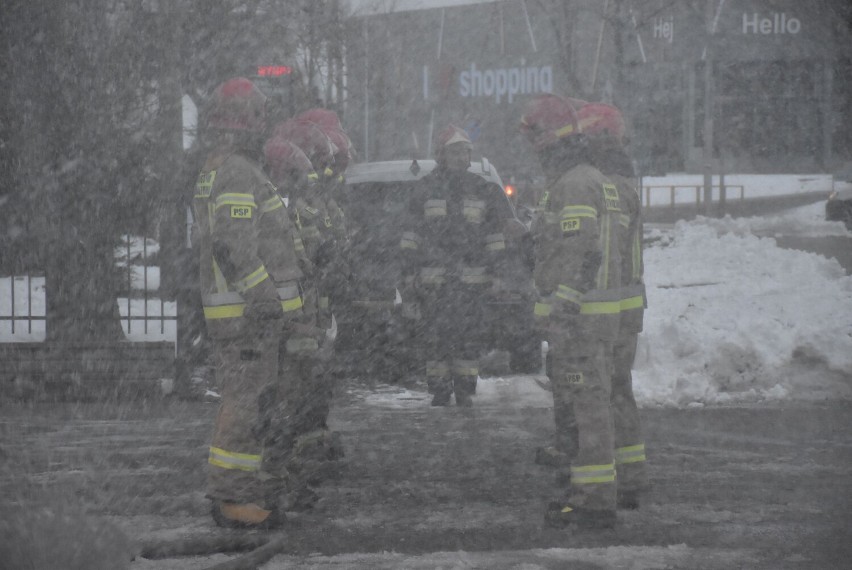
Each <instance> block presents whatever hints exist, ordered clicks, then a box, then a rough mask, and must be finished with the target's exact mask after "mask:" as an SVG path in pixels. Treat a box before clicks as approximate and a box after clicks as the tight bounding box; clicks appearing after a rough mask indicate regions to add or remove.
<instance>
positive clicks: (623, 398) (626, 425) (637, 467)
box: [612, 333, 648, 491]
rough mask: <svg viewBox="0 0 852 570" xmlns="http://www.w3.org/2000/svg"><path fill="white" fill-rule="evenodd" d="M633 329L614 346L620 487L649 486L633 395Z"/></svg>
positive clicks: (614, 404)
mask: <svg viewBox="0 0 852 570" xmlns="http://www.w3.org/2000/svg"><path fill="white" fill-rule="evenodd" d="M637 340H638V335H637V334H636V333H630V334H622V335H620V336H619V339H618V341H616V343H615V347H614V358H613V373H612V411H613V417H614V420H615V467H616V471H617V474H618V490H619V491H642V490H644V489H646V488H647V486H648V474H647V471H646V466H645V442H644V440H643V438H642V430H641V424H640V421H639V410H638V409H637V407H636V400H635V398H634V397H633V376H632V374H631V371H630V370H631V368H632V367H633V360H634V359H635V358H636V344H637Z"/></svg>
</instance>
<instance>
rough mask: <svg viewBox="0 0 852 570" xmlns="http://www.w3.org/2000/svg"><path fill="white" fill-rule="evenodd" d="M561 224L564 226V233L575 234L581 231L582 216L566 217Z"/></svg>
mask: <svg viewBox="0 0 852 570" xmlns="http://www.w3.org/2000/svg"><path fill="white" fill-rule="evenodd" d="M560 225H561V227H562V234H563V235H564V234H569V235H573V234H574V233H576V232H579V231H580V218H564V219H563V220H562V221H561V222H560Z"/></svg>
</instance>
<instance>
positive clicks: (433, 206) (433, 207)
mask: <svg viewBox="0 0 852 570" xmlns="http://www.w3.org/2000/svg"><path fill="white" fill-rule="evenodd" d="M423 213H424V214H425V216H426V217H427V218H436V217H439V216H446V215H447V201H446V200H427V201H426V204H425V205H424V207H423Z"/></svg>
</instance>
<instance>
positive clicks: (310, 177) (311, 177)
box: [308, 172, 319, 182]
mask: <svg viewBox="0 0 852 570" xmlns="http://www.w3.org/2000/svg"><path fill="white" fill-rule="evenodd" d="M308 180H310V181H312V182H316V181H317V180H319V174H317V173H316V172H311V173H310V174H308Z"/></svg>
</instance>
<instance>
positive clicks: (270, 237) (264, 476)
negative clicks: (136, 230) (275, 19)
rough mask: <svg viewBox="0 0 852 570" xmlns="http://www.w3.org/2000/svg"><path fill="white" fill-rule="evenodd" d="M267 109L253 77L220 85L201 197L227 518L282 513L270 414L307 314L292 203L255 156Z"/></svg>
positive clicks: (283, 392) (279, 441)
mask: <svg viewBox="0 0 852 570" xmlns="http://www.w3.org/2000/svg"><path fill="white" fill-rule="evenodd" d="M265 108H266V97H265V96H264V95H263V93H261V92H260V90H258V88H257V87H256V86H255V85H254V84H253V83H252V82H251V81H249V80H248V79H245V78H241V77H238V78H234V79H231V80H228V81H226V82H225V83H223V84H222V85H220V86H219V87H218V88H217V89H216V90H215V91H214V93H213V101H212V108H211V110H210V114H209V117H208V120H207V124H206V126H207V130H208V132H209V135H210V141H209V142H210V149H211V150H210V153H209V155H208V158H207V160H206V162H205V164H204V166H203V167H202V170H201V173H200V174H199V176H198V180H197V183H196V185H195V189H194V195H193V210H194V219H195V222H194V223H195V227H194V228H193V235H194V237H195V239H196V240H197V242H198V244H197V245H198V250H199V270H200V289H201V296H202V306H203V310H204V317H205V321H206V325H207V330H208V333H209V336H210V338H211V340H212V347H213V352H214V354H215V360H216V374H217V377H218V378H217V381H218V383H219V385H220V386H221V390H222V402H221V405H220V408H219V413H218V415H217V417H216V421H215V426H214V430H213V437H212V443H211V446H210V454H209V459H208V463H209V469H210V471H209V480H208V489H207V496H208V497H209V498H210V499H212V501H213V517H214V520H215V521H216V523H217V524H219V525H221V526H237V527H268V526H272V525H274V524H276V523H278V522H280V521H281V520H282V518H283V513H280V512H279V508H278V504H277V496H276V493H277V491H278V490H279V486H278V482H277V481H278V480H277V478H276V477H275V476H274V475H273V476H271V477H270V476H269V474H270V471H274V466H272V465H270V463H269V459H270V457H269V456H268V454H267V452H266V451H265V448H269V447H273V446H275V445H286V443H285V442H283V440H284V439H286V438H283V437H281V434H286V432H287V431H288V427H287V426H286V425H284V424H285V423H286V422H279V423H278V425H275V424H274V423H273V422H271V421H270V416H269V414H268V413H267V412H268V411H269V410H270V409H272V408H274V407H276V406H277V405H278V403H277V402H278V401H281V400H284V399H286V397H287V394H288V386H287V385H286V383H281V382H280V380H279V379H278V358H279V341H280V340H281V337H282V333H283V332H284V331H285V330H289V329H285V328H283V327H289V326H290V323H295V322H297V321H298V320H299V319H302V318H303V311H302V305H303V299H302V297H301V294H300V283H299V281H300V279H302V277H303V274H302V271H301V270H300V268H299V266H298V262H297V259H296V254H295V251H294V248H293V245H292V243H293V242H292V237H291V235H290V234H289V233H288V232H289V230H290V221H289V218H288V216H287V213H286V210H285V207H284V204H283V202H282V200H281V199H280V198H279V196H278V195H277V194H276V191H275V188H274V186H273V185H272V183H271V182H270V181H269V180H268V179H267V177H266V176H265V175H264V173H263V172H262V170H261V168H260V165H259V164H258V162H257V160H258V159H259V158H260V150H261V144H262V142H263V139H262V132H263V130H264V121H265ZM282 322H283V323H284V325H283V326H282ZM288 334H289V333H288ZM291 340H292V341H296V340H297V339H296V337H295V335H291V336H288V338H287V342H290V341H291Z"/></svg>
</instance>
